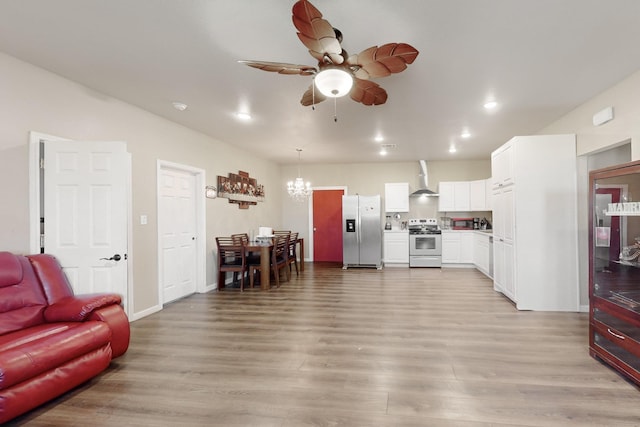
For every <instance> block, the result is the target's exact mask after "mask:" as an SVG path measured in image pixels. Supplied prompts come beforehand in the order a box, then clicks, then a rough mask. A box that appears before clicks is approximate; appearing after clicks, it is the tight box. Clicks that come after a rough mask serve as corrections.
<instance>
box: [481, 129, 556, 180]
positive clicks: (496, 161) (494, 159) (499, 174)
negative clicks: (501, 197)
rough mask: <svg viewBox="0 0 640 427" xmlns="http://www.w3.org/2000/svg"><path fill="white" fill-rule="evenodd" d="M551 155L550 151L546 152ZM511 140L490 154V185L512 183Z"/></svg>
mask: <svg viewBox="0 0 640 427" xmlns="http://www.w3.org/2000/svg"><path fill="white" fill-rule="evenodd" d="M547 154H548V155H551V154H552V153H547ZM512 157H513V140H511V141H509V142H507V143H506V144H504V145H503V146H501V147H500V148H498V149H497V150H495V151H494V152H493V153H492V154H491V181H492V187H493V188H498V187H502V186H505V185H510V184H513V182H514V176H513V159H512Z"/></svg>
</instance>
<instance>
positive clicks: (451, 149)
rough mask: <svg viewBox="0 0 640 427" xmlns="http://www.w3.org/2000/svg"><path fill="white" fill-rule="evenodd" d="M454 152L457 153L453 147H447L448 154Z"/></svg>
mask: <svg viewBox="0 0 640 427" xmlns="http://www.w3.org/2000/svg"><path fill="white" fill-rule="evenodd" d="M456 151H458V150H456V147H454V146H453V145H452V146H451V147H449V152H450V153H455V152H456Z"/></svg>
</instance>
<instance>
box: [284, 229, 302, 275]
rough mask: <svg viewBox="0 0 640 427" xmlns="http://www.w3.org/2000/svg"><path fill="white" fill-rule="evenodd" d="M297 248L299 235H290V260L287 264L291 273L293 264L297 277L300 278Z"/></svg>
mask: <svg viewBox="0 0 640 427" xmlns="http://www.w3.org/2000/svg"><path fill="white" fill-rule="evenodd" d="M296 246H298V233H291V234H289V254H288V257H289V258H288V259H287V264H289V272H291V264H293V265H294V266H295V267H296V276H299V275H300V274H299V272H298V254H297V251H296Z"/></svg>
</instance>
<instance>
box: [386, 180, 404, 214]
mask: <svg viewBox="0 0 640 427" xmlns="http://www.w3.org/2000/svg"><path fill="white" fill-rule="evenodd" d="M384 211H385V212H409V183H408V182H391V183H389V182H388V183H385V184H384Z"/></svg>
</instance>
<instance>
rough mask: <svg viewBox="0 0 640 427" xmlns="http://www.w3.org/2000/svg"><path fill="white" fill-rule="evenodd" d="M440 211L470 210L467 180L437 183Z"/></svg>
mask: <svg viewBox="0 0 640 427" xmlns="http://www.w3.org/2000/svg"><path fill="white" fill-rule="evenodd" d="M438 193H439V195H440V197H439V198H438V210H439V211H440V212H468V211H469V210H470V204H469V193H470V183H469V181H451V182H441V183H440V184H439V185H438Z"/></svg>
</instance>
